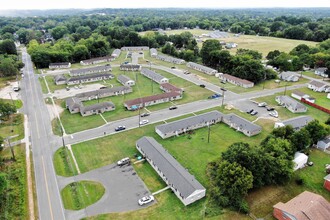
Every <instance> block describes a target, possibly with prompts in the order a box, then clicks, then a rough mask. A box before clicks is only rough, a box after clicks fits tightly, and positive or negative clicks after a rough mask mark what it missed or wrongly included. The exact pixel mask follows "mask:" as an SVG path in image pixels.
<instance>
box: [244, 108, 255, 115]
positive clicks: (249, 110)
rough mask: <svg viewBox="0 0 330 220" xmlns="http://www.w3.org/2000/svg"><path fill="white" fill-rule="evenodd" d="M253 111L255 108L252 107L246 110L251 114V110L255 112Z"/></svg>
mask: <svg viewBox="0 0 330 220" xmlns="http://www.w3.org/2000/svg"><path fill="white" fill-rule="evenodd" d="M253 111H254V109H253V108H251V109H248V110H246V113H248V114H251V112H253Z"/></svg>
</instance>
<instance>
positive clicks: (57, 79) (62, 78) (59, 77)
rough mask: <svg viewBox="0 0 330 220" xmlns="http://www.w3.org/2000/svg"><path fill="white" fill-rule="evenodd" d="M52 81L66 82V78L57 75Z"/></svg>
mask: <svg viewBox="0 0 330 220" xmlns="http://www.w3.org/2000/svg"><path fill="white" fill-rule="evenodd" d="M54 80H55V82H59V81H66V78H65V76H63V75H57V76H55V77H54Z"/></svg>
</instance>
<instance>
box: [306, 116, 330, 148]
mask: <svg viewBox="0 0 330 220" xmlns="http://www.w3.org/2000/svg"><path fill="white" fill-rule="evenodd" d="M305 129H306V130H307V131H308V133H309V136H310V137H311V139H312V143H313V144H316V143H317V141H319V140H320V139H321V138H323V137H325V136H326V135H328V134H329V130H327V129H326V128H325V127H324V126H323V125H322V124H320V122H319V121H318V120H314V121H311V122H309V123H308V125H306V126H305Z"/></svg>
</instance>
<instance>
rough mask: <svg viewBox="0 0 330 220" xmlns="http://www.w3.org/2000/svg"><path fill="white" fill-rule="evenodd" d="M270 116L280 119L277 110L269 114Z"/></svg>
mask: <svg viewBox="0 0 330 220" xmlns="http://www.w3.org/2000/svg"><path fill="white" fill-rule="evenodd" d="M269 115H270V116H273V117H275V118H278V112H277V111H276V110H274V111H271V112H269Z"/></svg>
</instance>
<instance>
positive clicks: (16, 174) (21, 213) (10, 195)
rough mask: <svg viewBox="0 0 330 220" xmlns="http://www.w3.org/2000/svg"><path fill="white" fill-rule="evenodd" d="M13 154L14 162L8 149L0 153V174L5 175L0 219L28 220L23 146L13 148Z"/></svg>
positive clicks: (0, 204)
mask: <svg viewBox="0 0 330 220" xmlns="http://www.w3.org/2000/svg"><path fill="white" fill-rule="evenodd" d="M14 152H15V157H16V161H15V162H14V161H12V160H11V152H10V150H9V149H8V148H7V149H5V150H3V151H2V152H1V157H2V158H3V160H4V161H3V162H4V163H3V165H2V166H1V167H0V172H3V173H5V174H6V179H7V188H6V189H5V192H4V193H3V194H2V195H0V201H1V202H0V219H29V213H28V194H27V174H26V161H25V148H24V145H18V146H15V147H14Z"/></svg>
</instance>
